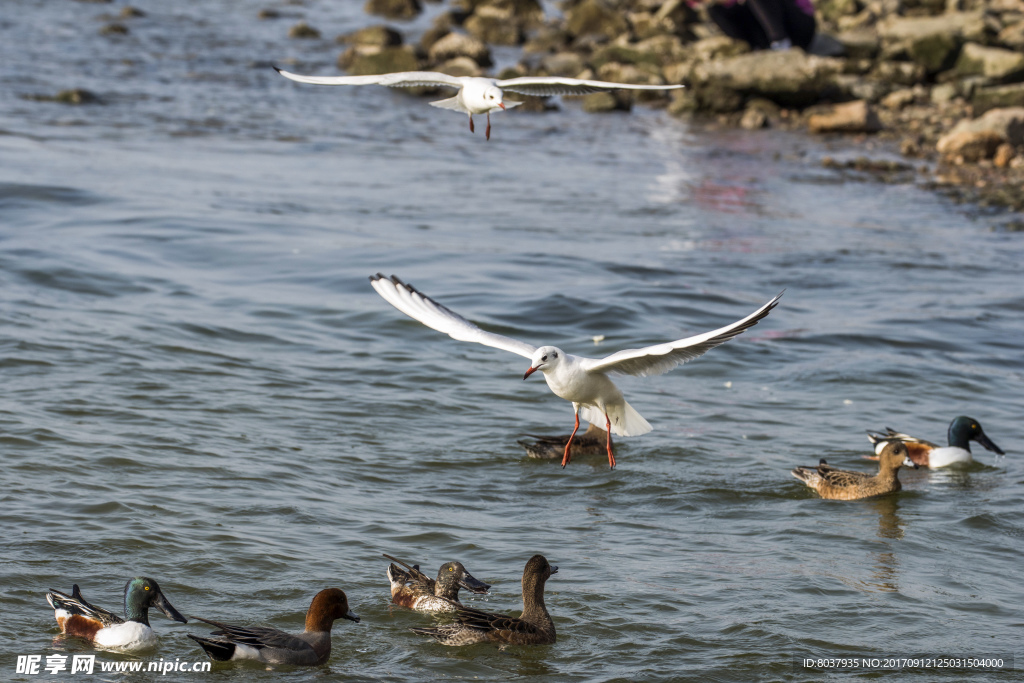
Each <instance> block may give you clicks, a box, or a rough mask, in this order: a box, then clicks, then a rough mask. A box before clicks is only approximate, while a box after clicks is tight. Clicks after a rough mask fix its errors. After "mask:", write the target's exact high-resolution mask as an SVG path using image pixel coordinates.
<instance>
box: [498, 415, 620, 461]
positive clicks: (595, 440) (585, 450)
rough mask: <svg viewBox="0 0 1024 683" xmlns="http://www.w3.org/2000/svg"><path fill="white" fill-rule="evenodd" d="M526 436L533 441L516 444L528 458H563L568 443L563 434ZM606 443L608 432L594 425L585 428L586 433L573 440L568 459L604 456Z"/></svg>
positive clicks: (609, 438)
mask: <svg viewBox="0 0 1024 683" xmlns="http://www.w3.org/2000/svg"><path fill="white" fill-rule="evenodd" d="M527 436H528V437H530V438H531V439H533V441H527V440H526V439H520V440H519V441H518V442H517V443H518V444H519V445H520V446H522V447H524V448H525V449H526V455H528V456H529V457H531V458H540V459H545V460H554V459H555V458H561V457H563V455H564V453H565V444H566V443H568V441H569V436H568V435H565V434H563V435H562V436H536V435H534V434H527ZM606 442H607V443H610V442H611V436H609V435H608V432H606V431H605V430H603V429H601V428H600V427H598V426H597V425H596V424H591V425H589V426H588V427H587V431H585V432H583V433H582V434H580V435H579V436H577V437H576V438H575V439H574V440H573V442H572V447H570V449H569V459H570V460H571V459H573V458H576V457H580V456H590V455H604V452H605V446H606Z"/></svg>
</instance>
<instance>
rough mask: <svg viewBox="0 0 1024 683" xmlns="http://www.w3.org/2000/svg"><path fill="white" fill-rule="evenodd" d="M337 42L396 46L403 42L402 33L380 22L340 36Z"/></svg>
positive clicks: (372, 45)
mask: <svg viewBox="0 0 1024 683" xmlns="http://www.w3.org/2000/svg"><path fill="white" fill-rule="evenodd" d="M337 42H339V43H344V44H346V45H368V46H371V47H395V46H397V45H401V44H402V34H401V33H399V32H398V31H396V30H395V29H393V28H391V27H390V26H384V25H383V24H380V25H378V26H367V27H366V28H361V29H359V30H358V31H353V32H352V33H347V34H345V35H343V36H338V39H337Z"/></svg>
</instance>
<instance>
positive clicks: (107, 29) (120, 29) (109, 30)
mask: <svg viewBox="0 0 1024 683" xmlns="http://www.w3.org/2000/svg"><path fill="white" fill-rule="evenodd" d="M100 35H102V36H125V35H128V27H127V26H125V25H124V24H119V23H117V22H114V23H112V24H107V25H106V26H104V27H103V28H101V29H100Z"/></svg>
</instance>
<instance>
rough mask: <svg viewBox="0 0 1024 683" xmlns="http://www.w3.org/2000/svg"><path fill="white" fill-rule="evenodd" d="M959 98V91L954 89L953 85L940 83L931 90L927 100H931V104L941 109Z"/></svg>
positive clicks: (954, 85)
mask: <svg viewBox="0 0 1024 683" xmlns="http://www.w3.org/2000/svg"><path fill="white" fill-rule="evenodd" d="M959 96H960V89H959V88H957V87H956V84H955V83H940V84H939V85H936V86H935V87H934V88H932V91H931V93H930V94H929V96H928V98H929V99H930V100H931V103H932V104H934V105H937V106H940V107H941V106H943V105H946V104H949V103H950V102H952V101H953V100H954V99H956V98H957V97H959Z"/></svg>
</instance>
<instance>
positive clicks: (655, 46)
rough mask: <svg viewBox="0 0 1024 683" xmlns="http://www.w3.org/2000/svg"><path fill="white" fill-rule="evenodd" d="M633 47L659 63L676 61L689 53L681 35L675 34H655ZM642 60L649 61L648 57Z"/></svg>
mask: <svg viewBox="0 0 1024 683" xmlns="http://www.w3.org/2000/svg"><path fill="white" fill-rule="evenodd" d="M633 48H634V49H635V50H636V51H637V52H639V53H641V54H644V55H647V56H648V57H650V58H653V59H654V60H656V61H657V63H658V64H668V63H670V62H675V61H678V60H680V59H683V58H684V57H685V56H686V55H687V54H689V51H688V50H687V49H686V48H685V47H683V42H682V41H681V40H680V39H679V36H673V35H660V36H654V37H653V38H648V39H647V40H643V41H641V42H639V43H634V44H633ZM619 61H621V60H619ZM641 61H647V59H646V58H645V59H643V60H641Z"/></svg>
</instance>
